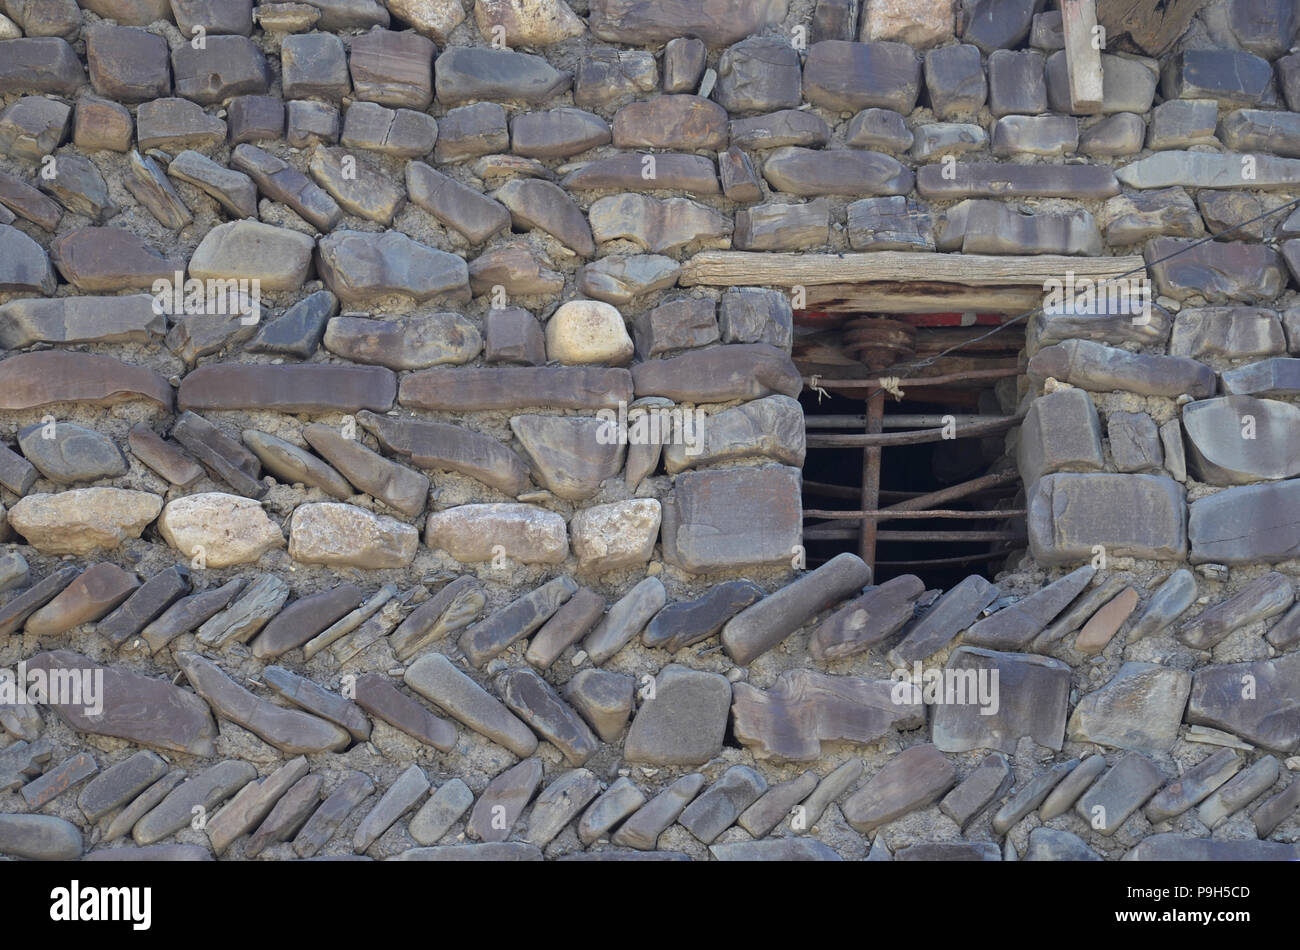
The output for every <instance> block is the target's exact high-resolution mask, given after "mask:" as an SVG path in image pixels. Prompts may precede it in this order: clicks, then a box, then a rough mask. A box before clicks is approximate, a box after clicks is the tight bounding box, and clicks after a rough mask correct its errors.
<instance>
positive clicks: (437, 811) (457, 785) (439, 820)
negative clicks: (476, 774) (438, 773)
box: [406, 778, 474, 845]
mask: <svg viewBox="0 0 1300 950" xmlns="http://www.w3.org/2000/svg"><path fill="white" fill-rule="evenodd" d="M472 804H474V793H473V792H471V791H470V789H469V786H468V785H466V784H465V783H464V782H462V781H461V780H460V779H458V778H453V779H451V780H450V781H447V782H444V783H443V784H442V785H440V786H438V790H437V791H435V792H434V793H433V794H432V795H430V796H429V800H428V801H426V802H425V803H424V804H423V805H421V806H420V809H419V811H417V812H416V813H415V814H414V815H413V816H411V820H410V822H409V823H408V824H407V826H406V831H407V834H409V835H410V836H411V837H412V838H414V839H415V840H416V842H418V843H419V844H422V845H434V844H437V843H438V841H439V840H441V839H442V837H443V835H445V834H446V833H447V832H448V831H450V830H451V826H452V825H454V824H455V823H456V822H457V821H459V820H460V818H461V816H462V815H464V814H465V812H467V811H469V806H470V805H472Z"/></svg>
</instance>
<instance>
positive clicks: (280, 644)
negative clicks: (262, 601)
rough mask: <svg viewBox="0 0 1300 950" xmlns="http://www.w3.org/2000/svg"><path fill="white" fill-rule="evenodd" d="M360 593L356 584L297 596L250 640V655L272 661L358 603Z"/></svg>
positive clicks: (333, 621) (354, 607)
mask: <svg viewBox="0 0 1300 950" xmlns="http://www.w3.org/2000/svg"><path fill="white" fill-rule="evenodd" d="M364 596H365V595H364V592H363V591H362V589H361V588H360V587H358V586H357V585H356V584H340V585H338V586H336V587H331V588H330V589H329V590H324V591H320V592H319V593H316V594H311V595H309V596H307V597H300V598H298V599H297V600H295V601H294V602H293V603H292V604H290V605H289V606H288V607H286V608H285V609H284V610H282V611H280V612H279V613H278V614H276V615H275V616H274V617H273V618H272V619H271V620H270V622H268V623H267V624H266V626H265V627H263V628H262V630H261V632H260V633H259V634H258V636H257V639H256V640H254V641H253V656H255V657H257V658H258V659H259V660H272V659H275V658H276V657H278V656H281V655H283V654H285V653H288V652H289V651H290V650H293V649H295V648H297V647H300V646H302V645H303V644H304V643H306V642H307V641H309V640H311V639H312V638H313V637H315V636H316V635H317V634H319V633H321V632H322V631H323V630H325V629H326V628H327V627H329V626H330V625H331V624H333V623H335V622H336V621H338V620H340V619H342V618H343V617H344V616H346V615H347V614H348V613H349V612H351V611H352V610H355V609H356V608H357V606H358V605H360V603H361V601H362V599H363V598H364Z"/></svg>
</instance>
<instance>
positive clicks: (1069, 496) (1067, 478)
mask: <svg viewBox="0 0 1300 950" xmlns="http://www.w3.org/2000/svg"><path fill="white" fill-rule="evenodd" d="M1183 494H1184V493H1183V488H1182V486H1181V485H1179V484H1178V483H1177V482H1175V481H1174V480H1173V479H1171V478H1167V477H1164V476H1158V475H1112V474H1107V473H1098V474H1093V475H1075V474H1066V473H1060V474H1055V475H1046V476H1044V477H1043V478H1041V479H1040V480H1039V481H1038V483H1037V485H1036V486H1035V488H1034V490H1033V492H1032V493H1031V497H1030V500H1029V505H1030V513H1029V544H1030V549H1031V550H1032V551H1033V552H1034V556H1035V558H1036V559H1038V560H1040V561H1041V562H1042V563H1048V564H1062V563H1069V562H1071V561H1078V560H1086V559H1088V558H1090V557H1091V556H1092V554H1093V546H1094V545H1097V544H1101V545H1103V546H1104V547H1105V548H1106V550H1107V552H1108V554H1109V555H1110V556H1112V557H1115V556H1120V557H1147V558H1153V559H1155V560H1170V559H1176V558H1179V557H1182V556H1183V554H1184V553H1185V552H1186V550H1187V538H1188V529H1187V525H1186V521H1185V510H1186V504H1185V502H1184V498H1183Z"/></svg>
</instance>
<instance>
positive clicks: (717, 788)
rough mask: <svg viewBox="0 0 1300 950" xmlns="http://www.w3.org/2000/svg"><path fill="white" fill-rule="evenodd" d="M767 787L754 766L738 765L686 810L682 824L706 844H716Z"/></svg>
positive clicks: (680, 821)
mask: <svg viewBox="0 0 1300 950" xmlns="http://www.w3.org/2000/svg"><path fill="white" fill-rule="evenodd" d="M766 790H767V782H766V781H764V780H763V777H762V776H761V775H759V774H758V773H757V772H755V771H754V770H753V769H751V768H749V767H748V766H745V765H734V766H732V767H731V768H729V769H727V771H726V772H724V773H723V775H722V778H720V779H718V780H717V781H716V782H714V783H713V784H712V785H710V786H709V787H708V789H706V790H705V791H704V792H703V793H702V794H701V795H700V796H699V797H698V798H696V799H695V800H694V801H692V802H691V803H690V804H689V805H687V806H686V808H685V810H683V811H682V813H681V816H680V817H679V818H678V823H679V824H681V826H682V827H683V828H685V829H686V830H687V831H689V832H690V833H691V834H692V835H694V836H695V837H696V838H697V839H699V840H700V841H701V842H703V843H704V844H712V843H713V842H714V840H716V839H717V837H718V836H719V835H720V834H722V833H723V832H724V831H726V830H727V829H728V828H730V827H731V825H732V824H734V823H735V821H736V820H737V819H738V818H739V817H740V815H741V814H742V813H743V812H744V811H745V809H747V808H748V807H749V806H750V805H752V804H753V803H754V802H755V801H757V800H758V798H759V796H760V795H762V794H763V792H765V791H766Z"/></svg>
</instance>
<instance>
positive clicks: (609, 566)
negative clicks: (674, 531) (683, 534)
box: [569, 498, 663, 573]
mask: <svg viewBox="0 0 1300 950" xmlns="http://www.w3.org/2000/svg"><path fill="white" fill-rule="evenodd" d="M662 513H663V512H662V508H661V506H660V504H659V502H658V501H657V500H656V499H654V498H633V499H631V500H629V501H616V502H614V503H613V504H609V505H596V506H595V507H593V508H585V509H583V510H582V511H579V512H578V513H577V514H575V515H574V516H573V519H572V520H571V521H570V522H569V531H570V532H571V533H572V535H573V553H574V554H575V555H577V557H578V570H579V571H592V572H595V573H604V572H606V571H621V570H627V569H629V568H639V567H642V566H644V565H645V563H646V562H647V561H649V560H650V556H651V555H652V554H653V553H654V549H655V541H657V540H658V539H659V521H660V517H661V516H662Z"/></svg>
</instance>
